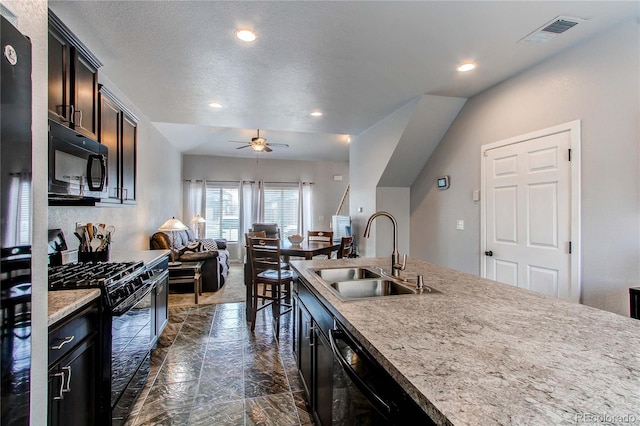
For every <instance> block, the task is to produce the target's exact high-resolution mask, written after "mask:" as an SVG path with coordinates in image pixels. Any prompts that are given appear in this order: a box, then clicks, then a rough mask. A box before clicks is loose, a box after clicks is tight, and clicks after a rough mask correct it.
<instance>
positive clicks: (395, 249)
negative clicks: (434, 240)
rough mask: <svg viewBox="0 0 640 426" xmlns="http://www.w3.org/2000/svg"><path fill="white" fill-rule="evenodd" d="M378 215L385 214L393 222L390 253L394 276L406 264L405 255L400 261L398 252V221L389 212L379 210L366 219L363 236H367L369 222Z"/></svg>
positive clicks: (369, 229)
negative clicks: (391, 250) (391, 249)
mask: <svg viewBox="0 0 640 426" xmlns="http://www.w3.org/2000/svg"><path fill="white" fill-rule="evenodd" d="M378 216H386V217H388V218H389V219H391V223H392V224H393V252H392V253H391V274H392V275H393V276H394V277H399V276H400V271H404V268H405V267H406V266H407V255H406V254H405V255H404V259H403V261H402V263H400V253H398V222H396V218H395V217H393V216H392V215H391V213H387V212H383V211H379V212H375V213H374V214H372V215H371V217H369V220H368V221H367V226H366V227H365V228H364V235H363V237H364V238H369V234H370V233H371V224H372V223H373V220H374V219H375V218H377V217H378Z"/></svg>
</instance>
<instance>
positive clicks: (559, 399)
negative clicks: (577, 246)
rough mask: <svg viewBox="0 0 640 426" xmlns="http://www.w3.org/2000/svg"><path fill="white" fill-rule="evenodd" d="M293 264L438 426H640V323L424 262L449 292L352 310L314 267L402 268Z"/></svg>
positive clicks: (375, 262) (410, 266)
mask: <svg viewBox="0 0 640 426" xmlns="http://www.w3.org/2000/svg"><path fill="white" fill-rule="evenodd" d="M291 265H292V267H293V268H294V269H295V270H296V272H297V273H298V275H299V277H300V279H301V284H302V285H305V286H306V287H307V288H308V289H309V290H310V291H311V292H312V293H313V294H314V295H315V296H316V297H317V298H318V300H319V301H320V303H322V304H323V305H324V307H325V308H327V310H329V312H331V314H332V315H333V316H334V317H335V318H336V319H337V320H338V321H339V322H340V323H342V325H343V326H344V327H345V328H346V329H347V330H348V331H349V332H350V333H351V334H352V335H353V336H354V337H355V338H356V339H357V340H358V341H359V343H360V344H361V345H362V346H363V347H364V348H365V349H366V350H368V352H369V353H370V354H371V355H372V356H373V357H374V358H375V360H376V361H377V362H378V363H380V364H381V365H382V367H383V368H384V369H385V370H386V371H387V372H389V374H390V375H391V376H392V377H393V378H394V379H395V380H396V381H397V382H398V384H400V386H401V387H402V388H403V389H404V390H405V391H406V392H407V393H408V394H409V395H410V396H411V397H412V398H413V399H414V401H416V402H417V403H418V405H419V406H420V407H421V408H422V409H423V410H424V411H425V412H426V413H427V414H428V415H429V416H430V417H431V418H432V419H433V420H434V421H435V422H436V423H437V424H443V425H477V424H482V425H489V424H510V425H550V424H553V425H560V424H576V423H594V422H595V423H611V424H619V423H631V424H633V423H638V422H640V321H638V320H635V319H632V318H627V317H623V316H620V315H617V314H613V313H610V312H606V311H601V310H598V309H594V308H590V307H588V306H584V305H580V304H573V303H568V302H564V301H561V300H557V299H554V298H550V297H547V296H543V295H540V294H537V293H534V292H530V291H527V290H523V289H519V288H515V287H512V286H508V285H505V284H501V283H497V282H495V281H490V280H486V279H482V278H479V277H477V276H474V275H470V274H466V273H462V272H459V271H454V270H451V269H447V268H443V267H440V266H436V265H433V264H430V263H427V262H422V261H418V260H414V259H409V260H408V262H407V268H406V270H405V271H403V273H402V275H403V276H409V277H415V276H416V275H417V274H422V275H423V276H424V284H425V285H426V286H429V287H432V288H434V289H436V290H438V291H439V292H440V293H432V294H419V295H400V296H388V297H374V298H368V299H358V300H350V301H343V300H341V299H340V298H338V297H337V296H336V295H335V294H334V293H333V292H332V291H330V290H329V289H328V288H327V287H326V286H325V284H323V281H322V280H321V279H320V278H319V277H318V276H317V275H316V274H315V273H314V272H313V271H312V270H310V269H316V268H335V267H341V266H342V267H344V266H356V265H357V266H379V267H382V268H384V269H385V271H386V272H389V267H390V259H388V258H384V259H383V258H376V259H367V258H360V259H345V260H311V261H292V262H291Z"/></svg>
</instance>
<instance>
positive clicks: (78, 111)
mask: <svg viewBox="0 0 640 426" xmlns="http://www.w3.org/2000/svg"><path fill="white" fill-rule="evenodd" d="M78 113H80V120H78V122H76V121H75V120H73V124H74V125H76V126H78V127H82V110H80V109H79V110H77V111H74V112H72V114H73V118H75V116H76V114H78Z"/></svg>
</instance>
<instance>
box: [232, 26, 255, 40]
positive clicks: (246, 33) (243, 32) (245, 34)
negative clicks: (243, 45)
mask: <svg viewBox="0 0 640 426" xmlns="http://www.w3.org/2000/svg"><path fill="white" fill-rule="evenodd" d="M236 37H238V38H239V39H240V40H242V41H254V40H255V39H256V33H255V32H253V31H252V30H248V29H246V28H240V29H238V30H236Z"/></svg>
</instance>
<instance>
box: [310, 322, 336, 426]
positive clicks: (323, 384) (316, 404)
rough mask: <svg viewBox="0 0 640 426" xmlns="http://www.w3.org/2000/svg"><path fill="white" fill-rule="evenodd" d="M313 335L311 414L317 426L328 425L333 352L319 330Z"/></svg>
mask: <svg viewBox="0 0 640 426" xmlns="http://www.w3.org/2000/svg"><path fill="white" fill-rule="evenodd" d="M314 335H315V336H314V342H315V344H314V349H315V362H314V367H315V371H314V380H313V395H314V401H313V412H314V416H315V418H316V421H317V422H318V423H319V424H321V425H330V424H332V422H333V419H332V409H333V351H332V350H331V345H330V344H329V341H328V340H327V339H326V338H325V337H324V335H323V334H322V332H321V331H320V329H319V328H317V327H316V328H315V329H314Z"/></svg>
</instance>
